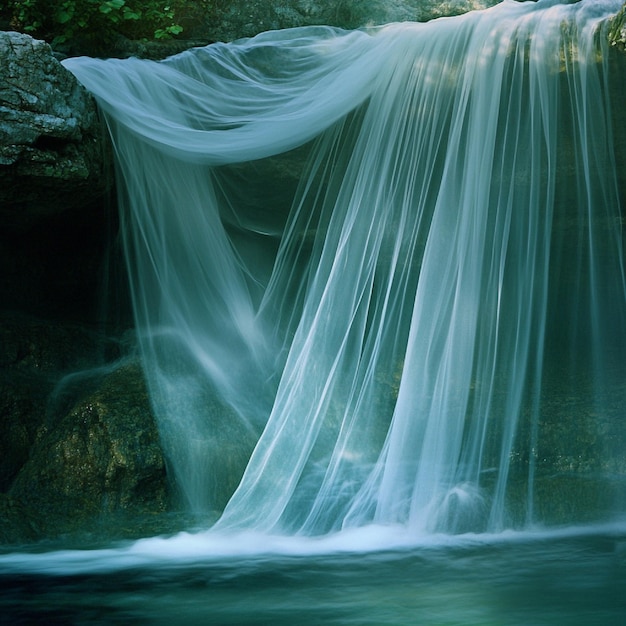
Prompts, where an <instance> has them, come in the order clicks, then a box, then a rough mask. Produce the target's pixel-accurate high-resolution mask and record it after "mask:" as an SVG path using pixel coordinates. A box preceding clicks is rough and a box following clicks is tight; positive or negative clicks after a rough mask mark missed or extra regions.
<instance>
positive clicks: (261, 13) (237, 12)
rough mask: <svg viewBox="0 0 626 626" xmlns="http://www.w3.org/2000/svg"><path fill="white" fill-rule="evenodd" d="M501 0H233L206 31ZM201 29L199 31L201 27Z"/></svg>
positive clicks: (388, 18)
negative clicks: (271, 0)
mask: <svg viewBox="0 0 626 626" xmlns="http://www.w3.org/2000/svg"><path fill="white" fill-rule="evenodd" d="M496 1H497V0H454V1H450V2H441V0H432V1H429V0H370V1H369V2H362V1H361V0H340V1H339V2H321V1H319V0H281V1H279V2H271V3H268V2H265V0H232V1H231V2H228V3H226V4H225V6H224V7H223V8H221V7H220V8H219V9H218V10H217V13H216V15H215V16H213V19H211V20H210V23H208V24H206V26H205V28H204V30H203V31H202V32H203V33H204V34H205V35H206V36H208V37H209V38H210V39H212V40H214V41H232V40H234V39H238V38H241V37H252V36H254V35H256V34H258V33H260V32H262V31H266V30H275V29H281V28H294V27H298V26H310V25H313V24H328V25H330V26H337V27H339V28H361V27H364V26H369V25H376V24H387V23H389V22H401V21H407V20H410V21H421V22H423V21H427V20H431V19H434V18H437V17H442V16H446V15H457V14H459V13H465V12H467V11H471V10H474V9H484V8H487V7H489V6H493V5H494V4H496ZM197 32H199V31H197Z"/></svg>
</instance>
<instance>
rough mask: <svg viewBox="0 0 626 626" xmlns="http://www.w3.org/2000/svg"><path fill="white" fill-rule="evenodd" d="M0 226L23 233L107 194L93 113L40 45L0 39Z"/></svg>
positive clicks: (18, 37)
mask: <svg viewBox="0 0 626 626" xmlns="http://www.w3.org/2000/svg"><path fill="white" fill-rule="evenodd" d="M0 58H2V65H1V66H0V67H1V70H0V207H1V208H0V218H1V219H2V220H3V228H4V230H5V231H6V230H7V229H11V230H24V229H26V228H28V227H30V226H31V225H32V224H33V223H34V222H36V221H37V220H38V219H39V218H40V217H41V216H43V215H49V214H53V213H59V212H63V211H66V210H68V209H70V208H73V207H83V208H84V207H86V206H89V205H90V204H92V203H93V202H94V201H96V200H98V199H100V198H101V197H102V196H103V194H104V193H105V192H106V190H107V189H108V188H109V187H110V186H111V180H112V179H111V177H110V176H108V175H107V174H106V172H107V166H108V161H109V155H108V154H107V150H108V148H107V146H108V144H107V143H106V142H105V141H104V139H103V138H104V133H103V127H102V124H101V121H100V119H99V117H98V115H97V110H96V105H95V103H94V101H93V99H92V98H91V96H89V94H88V93H87V92H86V90H85V89H84V88H83V87H82V86H81V85H80V84H79V83H78V81H77V80H76V79H75V78H74V76H73V75H72V74H71V73H70V72H68V71H67V70H66V69H65V68H64V67H63V66H62V65H61V64H60V63H59V62H58V61H57V59H56V58H55V57H54V55H53V53H52V49H51V48H50V46H49V45H48V44H46V43H44V42H43V41H38V40H35V39H33V38H32V37H30V36H28V35H25V34H21V33H16V32H0Z"/></svg>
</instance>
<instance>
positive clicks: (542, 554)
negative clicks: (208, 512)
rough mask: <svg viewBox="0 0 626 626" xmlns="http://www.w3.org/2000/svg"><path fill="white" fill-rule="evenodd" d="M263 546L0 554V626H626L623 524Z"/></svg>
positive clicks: (193, 544) (172, 542) (190, 542)
mask: <svg viewBox="0 0 626 626" xmlns="http://www.w3.org/2000/svg"><path fill="white" fill-rule="evenodd" d="M268 541H269V543H266V545H265V548H266V549H267V550H268V553H266V554H260V553H259V550H262V549H263V547H262V546H260V545H258V544H257V545H256V548H255V550H248V547H249V546H252V545H253V544H254V541H253V539H252V538H248V539H246V538H245V537H243V538H242V539H241V541H239V542H236V544H230V545H228V546H227V545H226V543H224V544H223V545H222V549H221V550H220V547H219V545H216V544H214V543H212V541H211V540H210V539H208V538H207V537H205V538H204V541H203V539H202V536H200V537H198V536H193V537H192V536H191V535H180V536H178V537H174V538H171V539H168V540H165V539H161V540H157V539H151V540H144V542H143V543H142V542H138V543H137V544H133V546H127V547H123V548H117V549H107V550H102V551H99V552H98V551H85V552H84V553H81V551H73V552H69V551H68V552H56V553H52V554H50V553H48V554H47V555H46V554H40V555H29V557H30V558H28V557H27V556H25V555H22V558H21V559H16V558H13V559H12V560H11V558H9V557H7V555H4V556H3V557H0V588H1V591H0V615H1V616H2V617H0V623H2V624H34V623H44V622H45V623H48V624H169V625H171V624H300V625H314V624H359V625H361V624H363V625H365V624H371V625H383V624H390V625H399V624H428V625H433V626H435V625H452V624H476V625H479V624H480V625H493V626H496V625H497V626H500V625H507V626H508V625H511V626H514V625H520V626H522V625H524V626H528V625H533V626H541V625H544V624H545V625H547V624H568V625H580V626H591V625H597V626H605V625H616V626H619V625H621V624H626V595H625V594H624V589H626V526H625V525H624V524H617V525H615V526H603V527H596V528H586V529H570V530H567V531H561V532H559V531H552V532H551V533H548V534H545V533H539V532H537V533H524V534H520V533H515V534H514V533H511V534H503V535H499V536H498V535H496V536H489V537H486V536H480V537H479V536H477V535H473V536H463V537H456V538H451V537H447V538H445V537H443V536H440V537H438V538H432V537H431V538H429V539H428V540H425V541H424V542H423V543H422V544H421V545H414V546H413V547H411V546H409V545H405V546H401V545H396V546H395V547H393V548H388V549H380V550H374V551H366V552H363V551H360V550H359V549H358V547H357V545H356V544H355V543H354V542H353V543H352V544H351V542H350V541H349V540H346V538H343V539H342V540H341V543H342V545H343V546H344V547H343V549H337V548H338V546H339V542H338V543H337V544H333V543H332V539H330V540H326V541H327V543H326V544H324V541H325V540H320V542H319V543H317V544H315V543H313V544H312V543H310V542H309V543H306V541H305V543H298V542H293V541H291V542H290V541H289V540H284V541H285V542H284V543H281V542H280V541H279V540H276V541H277V542H278V543H276V544H274V545H272V543H271V540H268ZM398 543H399V544H401V543H402V541H399V542H398ZM211 551H213V554H210V552H211ZM228 551H231V554H230V555H229V556H227V553H228ZM255 551H256V554H255ZM272 552H273V553H272ZM307 552H308V553H307ZM7 559H8V560H7ZM10 570H13V571H10Z"/></svg>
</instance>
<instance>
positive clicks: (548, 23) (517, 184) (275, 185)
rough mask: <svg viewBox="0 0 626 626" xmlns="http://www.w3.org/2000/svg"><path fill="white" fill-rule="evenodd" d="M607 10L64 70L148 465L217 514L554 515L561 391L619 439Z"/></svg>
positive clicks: (249, 521) (271, 43) (336, 518)
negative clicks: (97, 137)
mask: <svg viewBox="0 0 626 626" xmlns="http://www.w3.org/2000/svg"><path fill="white" fill-rule="evenodd" d="M619 5H620V3H619V2H617V1H615V2H601V3H598V2H595V3H594V2H590V1H588V0H583V1H582V2H579V3H575V4H571V5H570V4H559V3H557V2H553V1H551V0H550V1H546V0H540V1H539V2H537V3H517V2H508V1H507V2H503V3H501V4H499V5H497V6H496V7H494V8H492V9H489V10H485V11H477V12H473V13H469V14H467V15H464V16H461V17H458V18H450V19H441V20H435V21H433V22H429V23H426V24H417V23H404V24H392V25H389V26H386V27H381V28H376V29H372V30H366V31H362V32H361V31H357V32H345V31H340V30H337V29H330V28H325V27H311V28H303V29H294V30H289V31H278V32H270V33H264V34H262V35H260V36H258V37H255V38H253V39H249V40H242V41H239V42H234V43H232V44H217V45H213V46H208V47H206V48H200V49H194V50H191V51H188V52H186V53H183V54H182V55H178V56H175V57H172V58H170V59H168V60H166V61H165V62H161V63H155V62H150V61H139V60H136V59H130V60H125V61H99V60H92V59H70V60H68V61H66V65H67V67H68V68H69V69H70V70H71V71H73V72H74V73H75V74H76V75H77V76H78V78H79V79H80V80H81V81H82V82H83V83H84V84H85V86H86V87H87V88H88V89H90V90H91V91H92V92H93V93H94V94H95V95H96V97H97V99H98V102H99V104H100V107H101V109H102V111H103V112H104V114H105V116H106V119H107V123H108V125H109V128H110V130H111V135H112V138H113V141H114V146H115V151H116V156H117V168H118V180H119V182H120V189H121V191H120V205H121V211H122V215H123V224H124V229H123V234H124V238H125V242H126V254H127V259H128V266H129V272H130V276H131V287H132V292H133V299H134V308H135V315H136V320H137V329H138V336H139V340H140V344H141V347H142V353H143V361H144V369H145V371H146V375H147V379H148V381H149V385H150V391H151V397H152V402H153V406H154V410H155V414H156V415H157V418H158V420H159V425H160V432H161V435H162V439H163V442H164V448H165V451H166V455H167V457H168V462H169V465H170V468H171V471H172V473H173V475H174V477H175V480H176V483H177V484H178V485H179V487H180V489H181V492H182V493H183V495H184V497H185V499H186V501H187V502H188V503H189V505H190V506H191V507H192V508H194V509H195V510H197V511H208V510H210V509H217V510H221V509H222V508H224V507H225V509H224V512H223V515H222V517H221V519H220V520H219V521H218V523H217V527H218V529H220V530H233V529H255V530H257V531H264V532H265V531H273V532H277V531H279V532H283V533H290V534H291V533H295V532H300V533H304V534H321V533H327V532H329V531H333V530H338V529H340V528H346V527H352V526H364V525H367V524H371V523H376V524H401V525H403V526H405V527H407V528H409V529H410V530H411V531H412V532H416V533H423V532H442V531H443V532H464V531H470V530H471V531H495V530H500V529H502V528H504V527H507V526H516V525H517V526H520V525H524V524H532V523H534V522H549V521H550V516H549V515H548V514H547V513H546V511H547V509H549V504H548V501H549V500H550V499H551V497H552V496H550V495H548V496H546V495H545V492H546V490H545V489H544V487H543V485H544V484H545V483H546V482H547V481H548V479H549V476H548V473H549V472H551V471H552V472H553V471H554V468H555V467H557V469H560V468H561V465H562V464H563V463H564V462H563V461H562V460H561V459H563V458H570V457H572V458H573V457H574V456H575V455H574V453H572V452H570V450H569V449H568V446H570V447H571V446H573V447H576V445H578V444H576V442H574V443H572V441H571V440H569V441H563V442H560V441H559V440H558V437H557V436H556V435H555V433H558V432H559V428H561V427H560V426H559V423H560V421H561V419H562V415H561V413H562V411H564V409H563V407H562V405H564V404H567V403H566V402H564V399H565V398H572V397H574V398H576V400H575V405H576V409H575V411H577V412H578V413H581V414H584V413H586V412H587V413H589V415H591V414H594V415H599V416H600V421H596V422H593V420H591V418H589V419H587V418H585V419H584V420H582V421H583V422H584V423H583V426H584V427H585V428H586V429H588V431H587V430H585V431H584V435H587V434H588V435H589V437H590V438H593V437H595V438H596V439H598V438H599V431H600V430H602V429H606V424H608V423H610V424H612V426H611V428H613V429H614V432H620V431H619V427H618V426H615V424H616V420H617V419H618V418H619V416H616V415H615V413H616V411H615V409H614V408H612V407H614V406H615V405H616V404H619V398H620V397H621V396H620V395H619V394H620V393H621V391H620V390H622V389H623V379H624V373H625V372H624V367H623V364H622V359H621V356H620V355H621V354H623V349H624V348H626V345H624V344H625V343H626V320H625V314H626V289H625V281H624V259H623V253H622V226H621V213H620V210H621V209H620V204H619V197H618V185H617V178H616V167H617V166H616V163H615V158H614V153H613V146H612V139H611V137H612V133H611V109H610V107H611V103H610V85H611V80H612V79H613V77H611V76H609V75H608V73H607V61H606V59H607V55H608V51H607V44H606V43H605V42H606V37H605V36H604V35H603V34H602V32H601V30H602V29H603V28H605V24H606V18H607V17H608V16H609V15H610V14H611V12H615V11H617V10H618V8H619ZM568 402H569V400H568ZM578 413H576V415H578ZM567 419H570V420H571V423H572V424H576V427H578V426H579V424H580V423H581V418H577V417H575V416H572V415H568V416H567ZM577 419H578V421H576V420H577ZM600 422H601V423H600ZM622 430H623V429H622ZM581 436H582V435H581ZM596 439H594V441H595V440H596ZM546 442H547V443H546ZM554 443H556V444H557V445H556V446H555V449H554V450H552V451H550V453H546V446H552V445H553V444H554ZM594 445H595V444H594ZM601 445H602V444H598V445H597V446H596V448H595V453H596V454H597V452H598V450H600V449H602V450H603V451H604V452H606V453H607V454H609V453H610V454H609V456H610V455H613V456H612V457H610V458H614V457H615V450H614V449H611V446H610V445H608V444H607V447H605V448H601ZM559 446H561V447H559ZM550 454H552V458H553V463H552V465H550V464H548V463H545V464H544V460H543V459H544V457H547V456H550ZM568 455H569V456H568ZM585 462H588V463H589V464H590V468H589V471H590V472H591V471H595V472H596V473H598V472H600V473H602V472H607V468H610V467H613V468H618V467H619V461H618V460H614V461H610V462H609V463H608V464H607V463H604V461H602V462H600V461H598V460H595V461H593V460H588V461H585ZM559 463H560V464H561V465H559ZM572 463H574V461H571V462H570V465H571V464H572ZM581 463H582V462H581ZM611 463H613V464H612V465H611ZM544 465H545V468H546V469H545V470H544ZM578 469H585V468H584V467H581V468H578ZM233 492H234V493H233ZM562 497H563V498H564V499H565V501H566V505H564V506H569V507H571V510H572V512H573V515H574V516H575V514H576V506H577V502H576V500H577V498H578V495H577V492H576V490H575V489H574V490H573V491H572V493H571V495H567V494H565V495H562Z"/></svg>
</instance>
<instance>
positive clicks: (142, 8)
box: [9, 0, 212, 52]
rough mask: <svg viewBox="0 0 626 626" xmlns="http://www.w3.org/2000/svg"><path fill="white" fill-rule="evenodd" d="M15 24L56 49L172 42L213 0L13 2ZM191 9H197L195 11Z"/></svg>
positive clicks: (36, 0)
mask: <svg viewBox="0 0 626 626" xmlns="http://www.w3.org/2000/svg"><path fill="white" fill-rule="evenodd" d="M9 3H10V7H11V9H12V15H13V20H12V22H13V25H14V26H15V27H16V28H18V29H19V30H22V31H23V32H26V33H29V34H31V35H33V36H35V37H38V38H42V39H45V40H46V41H49V42H50V43H51V44H52V46H53V47H54V48H60V49H64V48H76V47H78V48H82V49H84V50H88V51H90V52H93V51H97V50H98V48H102V49H104V48H106V47H107V46H108V45H110V44H111V42H113V41H115V38H116V37H119V36H123V37H126V38H128V39H133V40H138V39H141V40H151V39H161V40H162V39H170V38H172V37H176V36H177V35H180V34H181V33H182V32H183V30H184V26H183V24H184V23H185V20H189V19H190V18H191V19H194V18H198V16H202V15H203V13H205V14H206V13H207V12H208V11H209V9H210V5H211V4H212V2H211V0H199V1H195V2H193V3H192V2H190V0H9ZM190 5H192V6H191V7H190Z"/></svg>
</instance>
